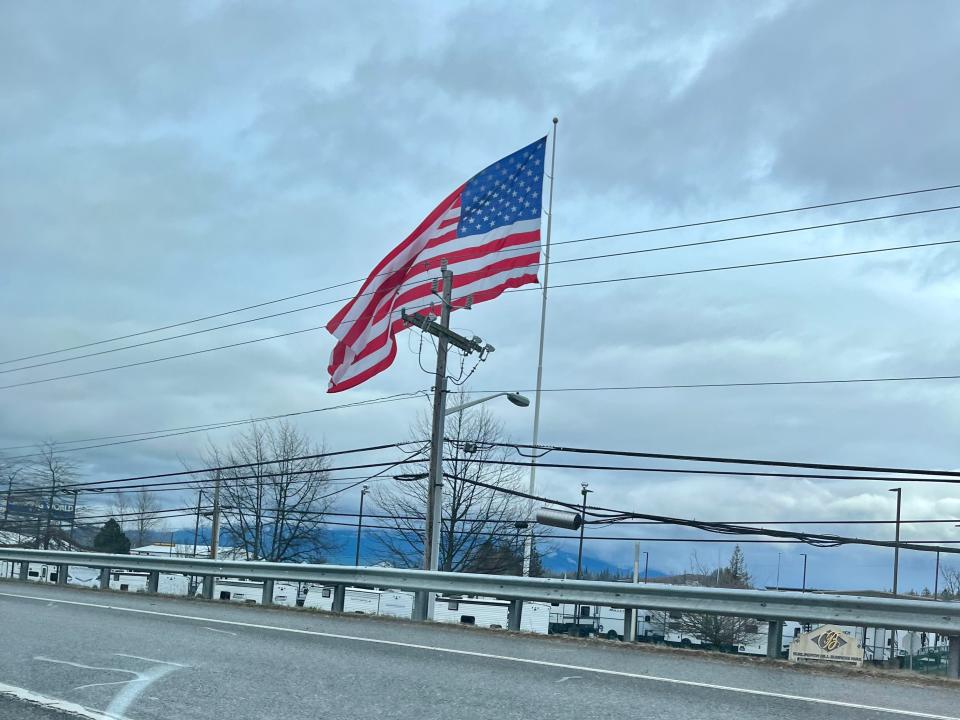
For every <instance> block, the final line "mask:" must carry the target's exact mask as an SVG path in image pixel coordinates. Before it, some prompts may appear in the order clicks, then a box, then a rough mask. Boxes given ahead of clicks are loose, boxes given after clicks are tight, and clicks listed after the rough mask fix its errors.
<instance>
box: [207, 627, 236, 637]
mask: <svg viewBox="0 0 960 720" xmlns="http://www.w3.org/2000/svg"><path fill="white" fill-rule="evenodd" d="M202 629H203V630H209V631H210V632H215V633H223V634H224V635H233V636H234V637H236V636H237V634H236V633H235V632H230V631H229V630H217V628H211V627H204V628H202Z"/></svg>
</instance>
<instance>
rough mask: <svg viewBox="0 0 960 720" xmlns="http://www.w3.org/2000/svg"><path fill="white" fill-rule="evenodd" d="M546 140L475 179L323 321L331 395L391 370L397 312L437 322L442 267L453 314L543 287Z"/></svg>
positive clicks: (400, 326)
mask: <svg viewBox="0 0 960 720" xmlns="http://www.w3.org/2000/svg"><path fill="white" fill-rule="evenodd" d="M546 140H547V139H546V138H545V137H544V138H540V139H539V140H537V141H536V142H534V143H531V144H530V145H527V146H526V147H525V148H522V149H520V150H518V151H517V152H515V153H513V154H511V155H507V156H506V157H505V158H503V159H502V160H499V161H497V162H495V163H494V164H493V165H490V166H489V167H487V168H485V169H484V170H482V171H481V172H479V173H477V174H476V175H474V176H473V177H472V178H470V179H469V180H468V181H467V182H465V183H464V184H463V185H461V186H460V187H458V188H457V189H456V190H454V191H453V192H452V193H451V194H450V195H449V196H448V197H447V198H445V199H444V200H443V202H441V203H440V204H439V205H437V207H436V208H434V209H433V211H432V212H431V213H430V214H429V215H427V217H426V218H424V220H423V222H421V223H420V225H419V226H418V227H417V229H416V230H414V231H413V232H412V233H410V235H409V236H408V237H407V239H406V240H404V241H403V242H402V243H400V244H399V245H398V246H397V247H395V248H394V249H393V250H391V251H390V252H389V253H388V254H387V256H386V257H385V258H384V259H383V260H381V261H380V262H379V264H378V265H377V266H376V267H375V268H374V269H373V272H372V273H370V276H369V277H368V278H367V279H366V281H365V282H364V283H363V286H362V287H361V288H360V291H359V292H358V293H357V295H356V297H354V298H353V300H351V301H350V302H349V303H347V305H346V306H344V307H343V308H342V309H341V310H340V312H338V313H337V314H336V315H335V316H334V317H333V319H332V320H330V322H329V323H327V330H329V331H330V333H331V334H333V336H334V337H336V338H337V344H336V346H335V347H334V349H333V353H332V354H331V356H330V365H329V366H328V368H327V370H328V371H329V372H330V387H329V388H328V390H327V392H340V391H341V390H347V389H349V388H352V387H355V386H357V385H359V384H360V383H362V382H365V381H366V380H369V379H370V378H372V377H373V376H374V375H377V374H378V373H381V372H383V371H384V370H386V369H387V368H388V367H390V365H391V364H392V363H393V360H394V358H395V357H396V355H397V345H396V341H395V339H394V336H395V335H396V334H397V333H398V332H400V331H401V330H403V329H404V322H403V320H402V319H401V317H400V311H401V309H406V311H407V312H424V313H429V312H433V313H434V314H436V315H439V314H440V307H439V302H438V300H437V298H436V296H435V295H433V294H432V287H431V283H432V281H433V280H434V278H438V277H440V261H441V260H443V259H445V260H446V261H447V263H448V266H449V268H450V270H451V271H452V272H453V273H454V278H453V303H452V304H453V306H454V307H455V308H456V307H463V305H464V304H465V302H466V300H467V296H469V295H472V296H473V302H474V304H476V303H481V302H485V301H487V300H492V299H493V298H495V297H497V296H498V295H500V293H502V292H503V291H504V290H507V289H508V288H515V287H519V286H521V285H526V284H527V283H535V282H537V267H538V264H539V262H540V213H541V206H542V195H543V163H544V157H545V148H546V144H547V143H546ZM440 287H441V288H442V283H441V285H440Z"/></svg>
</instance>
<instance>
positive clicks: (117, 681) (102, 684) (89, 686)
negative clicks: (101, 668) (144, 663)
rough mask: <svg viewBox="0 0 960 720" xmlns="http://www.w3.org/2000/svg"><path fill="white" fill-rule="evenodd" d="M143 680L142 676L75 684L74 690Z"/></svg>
mask: <svg viewBox="0 0 960 720" xmlns="http://www.w3.org/2000/svg"><path fill="white" fill-rule="evenodd" d="M134 682H143V678H130V679H129V680H114V681H113V682H102V683H87V684H86V685H77V686H76V687H75V688H74V690H86V689H87V688H92V687H106V686H107V685H126V684H127V683H134Z"/></svg>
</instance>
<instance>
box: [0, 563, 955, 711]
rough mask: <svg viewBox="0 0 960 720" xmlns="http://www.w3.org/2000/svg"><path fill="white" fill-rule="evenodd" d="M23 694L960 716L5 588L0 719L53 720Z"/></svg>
mask: <svg viewBox="0 0 960 720" xmlns="http://www.w3.org/2000/svg"><path fill="white" fill-rule="evenodd" d="M10 688H14V689H22V690H23V691H30V692H32V693H34V694H35V695H37V696H40V697H44V698H53V699H59V700H62V701H67V702H69V703H74V704H76V705H78V706H83V707H84V708H89V709H91V710H92V711H97V712H99V713H100V714H101V715H100V717H101V718H102V717H104V713H105V714H106V717H110V716H111V715H113V716H117V717H126V718H131V719H134V720H141V719H144V720H145V719H147V718H155V719H157V720H160V719H163V720H181V719H184V720H185V719H187V718H190V719H191V720H192V719H193V718H198V717H205V718H217V719H218V720H219V719H226V718H229V719H230V720H242V719H245V718H251V719H254V718H256V719H258V720H259V719H261V718H275V717H284V718H315V717H316V718H319V717H322V718H325V719H333V720H339V719H340V718H343V719H344V720H346V719H349V720H357V719H358V718H361V719H362V718H404V719H413V718H415V719H416V720H429V719H431V718H437V719H438V720H439V719H442V720H451V719H463V720H474V719H479V718H496V719H497V720H510V719H512V718H518V719H519V718H550V719H551V720H553V719H557V720H561V719H567V718H569V719H571V720H573V719H575V720H590V719H591V718H603V719H604V720H608V719H610V718H670V719H671V720H678V719H679V720H688V719H693V718H710V719H715V718H737V720H751V719H753V718H757V719H759V718H764V719H765V720H766V719H769V718H800V717H802V718H804V720H821V719H822V720H827V719H829V720H838V718H856V719H857V720H865V719H868V718H887V719H889V718H895V717H927V718H931V717H933V718H960V704H958V703H957V698H958V697H960V695H958V694H957V689H960V686H958V688H956V689H955V688H952V687H944V686H934V687H930V686H923V685H919V684H911V683H910V682H909V681H907V680H904V681H901V680H894V679H888V678H883V679H880V678H871V677H851V676H849V675H840V674H829V673H814V672H807V671H801V670H797V669H796V668H792V667H790V666H788V665H786V664H781V663H766V662H747V663H743V662H730V661H727V660H722V659H712V658H706V657H702V656H698V655H693V654H688V653H683V652H679V651H678V652H672V653H670V652H656V651H652V650H650V649H647V648H644V647H643V646H625V645H623V644H620V643H606V642H597V641H592V642H575V641H567V640H558V639H552V638H543V637H518V636H513V635H509V634H506V633H502V632H493V631H478V630H475V629H468V628H459V627H450V626H436V625H418V624H413V623H405V622H397V621H389V620H385V619H379V618H365V617H335V616H329V615H320V614H315V613H309V612H304V611H289V610H279V609H264V608H251V607H239V606H231V605H227V604H220V603H202V602H197V601H188V600H182V599H181V600H176V599H167V598H158V597H147V596H133V595H120V594H113V593H110V594H107V593H96V592H88V591H82V590H76V589H70V588H58V587H53V586H38V585H34V584H21V583H15V582H0V698H4V699H2V700H0V719H2V720H7V719H8V718H10V719H11V720H12V719H16V720H19V719H20V718H23V719H24V720H33V718H46V717H48V716H46V715H38V714H34V715H31V714H30V713H33V712H36V711H35V710H28V709H26V706H22V705H19V704H17V705H11V703H12V700H11V699H10V698H11V695H10V694H9V693H10V692H14V694H16V692H17V690H14V691H10ZM4 689H6V690H7V693H8V694H7V695H3V691H4ZM49 717H58V716H55V715H50V716H49ZM89 717H97V715H96V714H90V715H89Z"/></svg>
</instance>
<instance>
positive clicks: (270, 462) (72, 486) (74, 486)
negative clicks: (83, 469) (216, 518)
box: [24, 442, 420, 492]
mask: <svg viewBox="0 0 960 720" xmlns="http://www.w3.org/2000/svg"><path fill="white" fill-rule="evenodd" d="M405 444H408V443H404V442H399V443H385V444H382V445H370V446H368V447H361V448H351V449H349V450H335V451H331V452H323V453H311V454H309V455H298V456H295V457H283V458H276V459H273V460H259V461H257V462H250V463H238V464H233V465H220V466H217V467H204V468H189V469H186V470H178V471H174V472H166V473H154V474H152V475H135V476H131V477H123V478H115V479H111V480H96V481H93V482H83V483H58V484H57V485H56V486H55V488H54V486H52V485H41V486H33V487H29V488H26V487H25V488H24V491H26V492H36V491H42V490H51V489H60V490H73V489H77V488H89V487H94V486H100V485H115V484H116V483H123V482H134V481H138V480H158V479H164V478H170V477H183V476H185V475H191V476H193V475H199V474H203V473H220V472H225V471H228V470H241V469H244V468H254V467H263V466H265V465H276V464H278V463H288V462H301V461H304V460H321V459H326V458H331V457H339V456H343V455H353V454H356V453H367V452H374V451H378V450H386V449H388V448H396V449H400V446H401V445H405ZM416 452H417V453H419V452H420V450H419V449H418V450H417V451H416ZM400 462H403V461H400ZM390 464H391V463H371V464H366V465H357V466H349V467H343V468H316V469H310V470H303V471H296V472H294V471H289V472H285V473H277V475H284V474H289V475H293V474H302V473H308V472H313V473H317V472H335V471H336V470H353V469H359V468H367V467H380V466H385V465H390ZM394 464H399V463H394ZM268 476H269V475H268V474H267V473H263V474H262V475H252V476H251V477H252V478H256V477H268ZM225 479H226V480H230V479H231V478H230V477H229V476H227V477H226V478H225ZM233 479H241V478H233Z"/></svg>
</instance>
